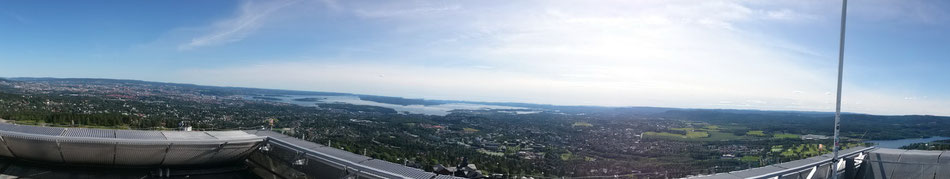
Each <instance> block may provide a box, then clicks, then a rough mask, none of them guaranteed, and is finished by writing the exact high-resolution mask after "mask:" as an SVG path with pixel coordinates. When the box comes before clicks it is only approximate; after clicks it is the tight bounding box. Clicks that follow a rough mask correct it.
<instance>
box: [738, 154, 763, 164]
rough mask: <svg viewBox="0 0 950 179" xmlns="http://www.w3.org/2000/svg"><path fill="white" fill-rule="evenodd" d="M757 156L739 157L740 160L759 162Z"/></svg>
mask: <svg viewBox="0 0 950 179" xmlns="http://www.w3.org/2000/svg"><path fill="white" fill-rule="evenodd" d="M759 158H760V157H759V156H750V155H747V156H742V159H739V160H740V161H742V162H759Z"/></svg>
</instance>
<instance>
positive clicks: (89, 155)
mask: <svg viewBox="0 0 950 179" xmlns="http://www.w3.org/2000/svg"><path fill="white" fill-rule="evenodd" d="M59 147H60V151H61V152H62V154H63V160H64V162H66V163H75V164H98V165H112V162H113V160H114V159H115V142H103V141H95V140H69V139H66V140H59Z"/></svg>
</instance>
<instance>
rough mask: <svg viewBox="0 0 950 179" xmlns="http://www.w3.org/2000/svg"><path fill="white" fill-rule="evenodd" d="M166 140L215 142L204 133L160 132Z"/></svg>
mask: <svg viewBox="0 0 950 179" xmlns="http://www.w3.org/2000/svg"><path fill="white" fill-rule="evenodd" d="M162 134H164V135H165V138H166V139H168V140H215V139H217V138H214V137H212V136H211V135H208V134H206V133H204V132H184V131H162Z"/></svg>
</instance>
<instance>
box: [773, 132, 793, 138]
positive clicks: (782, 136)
mask: <svg viewBox="0 0 950 179" xmlns="http://www.w3.org/2000/svg"><path fill="white" fill-rule="evenodd" d="M772 138H775V139H797V138H799V137H798V134H786V133H778V134H772Z"/></svg>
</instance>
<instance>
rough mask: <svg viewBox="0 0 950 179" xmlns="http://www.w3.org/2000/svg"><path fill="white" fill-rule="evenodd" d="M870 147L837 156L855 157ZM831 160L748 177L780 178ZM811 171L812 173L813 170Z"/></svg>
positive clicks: (829, 162) (815, 167) (835, 172)
mask: <svg viewBox="0 0 950 179" xmlns="http://www.w3.org/2000/svg"><path fill="white" fill-rule="evenodd" d="M872 149H875V147H868V148H864V149H860V150H856V151H852V152H848V153H845V154H841V155H840V156H839V158H841V159H844V158H851V157H855V156H858V155H860V154H862V153H864V152H867V151H870V150H872ZM832 160H833V159H832V158H827V159H822V160H819V161H815V162H812V163H809V164H805V165H800V166H796V167H792V168H788V169H784V170H779V171H775V172H771V173H766V174H762V175H758V176H753V177H749V178H781V177H782V176H786V175H792V174H797V173H801V172H804V171H807V170H817V169H818V168H817V167H820V166H822V165H826V164H834V163H833V162H832ZM809 168H812V169H809ZM813 173H814V172H813ZM837 173H838V172H837V171H834V173H833V174H835V175H836V174H837Z"/></svg>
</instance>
